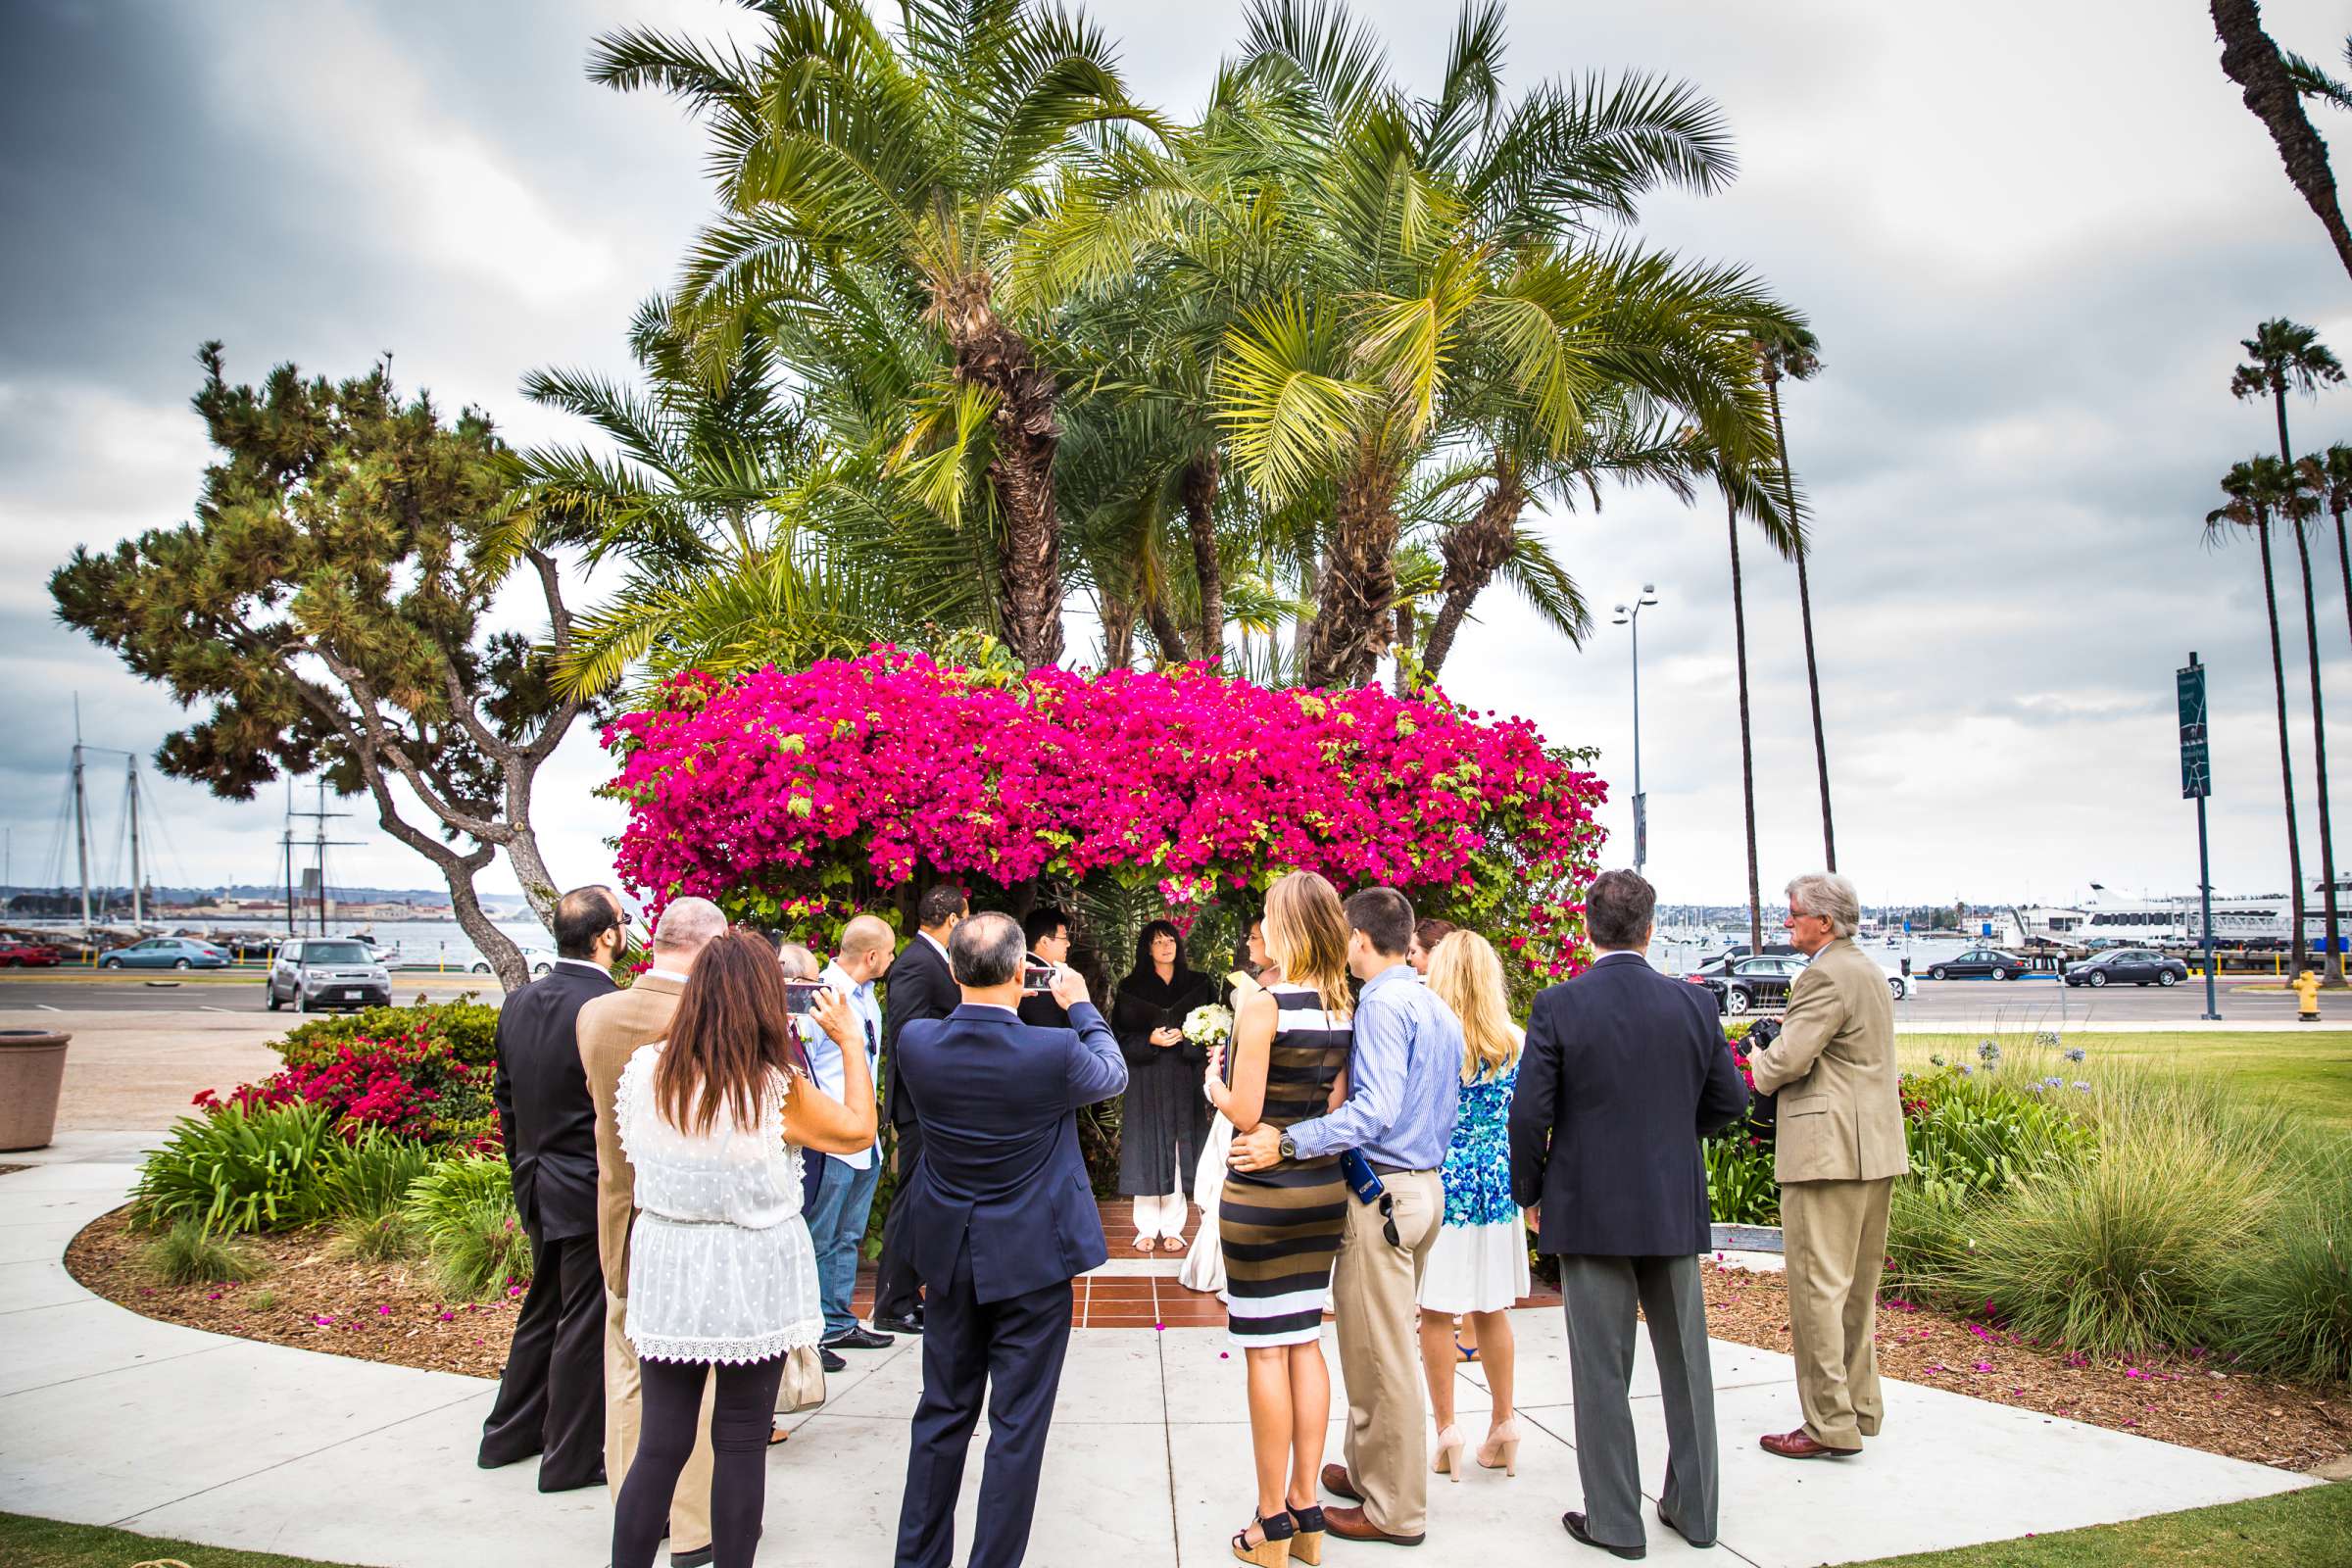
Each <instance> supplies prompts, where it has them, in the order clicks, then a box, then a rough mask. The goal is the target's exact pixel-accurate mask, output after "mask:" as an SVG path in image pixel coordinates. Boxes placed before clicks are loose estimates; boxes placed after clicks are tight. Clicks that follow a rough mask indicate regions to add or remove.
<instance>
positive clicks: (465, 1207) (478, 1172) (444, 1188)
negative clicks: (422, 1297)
mask: <svg viewBox="0 0 2352 1568" xmlns="http://www.w3.org/2000/svg"><path fill="white" fill-rule="evenodd" d="M401 1212H402V1214H403V1215H404V1216H405V1217H406V1218H407V1220H408V1221H409V1223H410V1224H412V1225H414V1226H415V1227H416V1230H417V1234H418V1235H419V1236H421V1237H422V1238H423V1241H424V1245H425V1247H426V1249H427V1250H428V1251H429V1252H430V1254H431V1257H432V1260H433V1267H434V1270H435V1272H436V1273H437V1274H438V1275H439V1278H440V1285H441V1290H442V1292H443V1293H444V1294H445V1295H447V1296H448V1297H450V1298H451V1299H453V1300H465V1301H478V1300H485V1299H490V1298H492V1297H496V1296H499V1295H501V1294H503V1293H504V1292H505V1290H506V1288H507V1285H508V1282H509V1281H513V1282H514V1283H515V1284H527V1283H529V1281H530V1277H531V1242H530V1238H529V1237H528V1236H526V1235H524V1234H523V1229H522V1222H521V1221H520V1220H519V1219H518V1218H517V1217H516V1216H515V1186H514V1181H513V1178H512V1176H511V1175H510V1173H509V1172H508V1170H507V1162H506V1161H505V1160H503V1159H496V1158H488V1157H485V1156H482V1155H479V1154H460V1155H458V1156H456V1157H454V1158H450V1159H444V1160H442V1161H440V1162H439V1163H437V1164H435V1165H434V1166H433V1167H432V1169H430V1170H428V1171H426V1172H425V1173H424V1174H423V1175H422V1176H419V1177H417V1180H416V1182H415V1183H414V1184H413V1185H412V1186H411V1187H410V1188H409V1196H408V1199H407V1201H405V1202H404V1203H403V1204H402V1205H401Z"/></svg>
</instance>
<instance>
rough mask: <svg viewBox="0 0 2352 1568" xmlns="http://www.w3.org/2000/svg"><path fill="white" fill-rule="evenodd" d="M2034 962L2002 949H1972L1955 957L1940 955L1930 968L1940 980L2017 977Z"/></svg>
mask: <svg viewBox="0 0 2352 1568" xmlns="http://www.w3.org/2000/svg"><path fill="white" fill-rule="evenodd" d="M2029 967H2030V965H2028V964H2027V962H2026V960H2025V959H2023V958H2021V957H2019V956H2017V955H2016V954H2014V953H2003V952H2002V951H2001V950H2000V949H1998V948H1971V949H1969V950H1968V951H1967V952H1966V953H1963V954H1961V955H1960V956H1958V957H1955V958H1937V959H1936V961H1935V962H1934V963H1933V964H1931V965H1930V966H1929V968H1928V974H1929V976H1930V977H1931V978H1933V979H1936V980H1979V979H1983V980H2015V979H2018V978H2020V977H2021V976H2023V975H2024V974H2025V973H2026V971H2027V969H2028V968H2029Z"/></svg>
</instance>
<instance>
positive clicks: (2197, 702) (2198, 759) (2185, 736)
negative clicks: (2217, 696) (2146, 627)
mask: <svg viewBox="0 0 2352 1568" xmlns="http://www.w3.org/2000/svg"><path fill="white" fill-rule="evenodd" d="M2173 673H2174V676H2175V679H2176V683H2177V685H2178V688H2179V695H2180V798H2181V799H2182V800H2184V801H2201V800H2203V799H2205V798H2206V797H2207V796H2209V795H2211V794H2212V793H2213V765H2212V760H2211V759H2210V758H2209V757H2208V755H2207V753H2206V750H2205V666H2204V665H2202V664H2189V665H2185V666H2183V667H2182V668H2180V669H2177V670H2175V671H2174V672H2173Z"/></svg>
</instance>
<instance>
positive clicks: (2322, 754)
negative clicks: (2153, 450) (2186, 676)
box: [2282, 458, 2344, 986]
mask: <svg viewBox="0 0 2352 1568" xmlns="http://www.w3.org/2000/svg"><path fill="white" fill-rule="evenodd" d="M2288 477H2289V479H2290V480H2291V482H2292V486H2293V488H2292V490H2291V491H2290V493H2289V494H2288V496H2287V498H2286V504H2285V506H2284V508H2283V509H2282V511H2283V514H2284V515H2285V519H2286V523H2287V526H2289V527H2291V528H2292V529H2294V532H2295V555H2296V556H2297V558H2299V559H2300V561H2301V562H2302V565H2303V637H2304V644H2305V648H2306V651H2307V652H2308V654H2309V657H2310V662H2311V744H2312V757H2313V760H2314V765H2315V767H2316V770H2317V772H2318V775H2319V786H2320V905H2321V907H2322V909H2323V910H2324V911H2325V917H2326V921H2327V924H2326V931H2327V961H2326V962H2325V963H2323V964H2322V965H2321V966H2320V967H2321V976H2322V983H2323V984H2325V985H2328V986H2341V985H2342V984H2343V983H2344V951H2343V947H2342V943H2341V937H2342V927H2341V926H2340V925H2339V924H2338V923H2337V911H2336V905H2335V831H2334V828H2333V826H2332V818H2333V812H2331V811H2330V810H2329V809H2328V795H2327V702H2326V700H2325V699H2324V698H2323V697H2322V696H2321V693H2320V613H2319V607H2318V605H2317V604H2315V603H2314V602H2313V599H2312V591H2311V536H2310V534H2309V533H2308V532H2307V531H2306V530H2307V529H2308V528H2309V527H2310V526H2311V524H2312V523H2313V522H2314V521H2316V520H2317V519H2318V517H2319V515H2320V513H2321V512H2322V511H2323V510H2324V509H2325V507H2326V505H2327V467H2326V465H2325V464H2324V463H2323V462H2322V461H2321V460H2320V459H2318V458H2305V459H2304V460H2303V461H2302V462H2301V463H2298V464H2296V465H2295V466H2294V467H2293V468H2291V469H2290V470H2288Z"/></svg>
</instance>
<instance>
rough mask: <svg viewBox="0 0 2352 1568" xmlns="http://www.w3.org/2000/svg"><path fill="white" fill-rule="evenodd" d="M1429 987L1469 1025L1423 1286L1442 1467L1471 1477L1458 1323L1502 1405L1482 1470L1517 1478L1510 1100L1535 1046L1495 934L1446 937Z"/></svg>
mask: <svg viewBox="0 0 2352 1568" xmlns="http://www.w3.org/2000/svg"><path fill="white" fill-rule="evenodd" d="M1429 988H1430V989H1431V990H1432V991H1434V992H1436V993H1437V994H1438V997H1439V999H1440V1000H1441V1001H1443V1002H1444V1003H1445V1004H1446V1005H1447V1006H1449V1007H1451V1008H1452V1009H1453V1011H1454V1016H1456V1017H1458V1018H1459V1019H1461V1021H1462V1101H1461V1116H1460V1118H1459V1120H1457V1121H1456V1122H1455V1123H1454V1129H1453V1143H1452V1145H1451V1147H1450V1148H1448V1149H1447V1150H1446V1169H1445V1182H1446V1223H1445V1225H1444V1226H1443V1227H1442V1228H1441V1229H1440V1230H1439V1232H1438V1239H1437V1241H1436V1243H1435V1244H1434V1245H1433V1246H1432V1247H1431V1248H1430V1252H1429V1265H1428V1268H1427V1269H1426V1270H1425V1271H1424V1273H1423V1274H1422V1277H1421V1363H1422V1369H1423V1370H1424V1372H1426V1373H1427V1375H1428V1378H1429V1403H1430V1409H1431V1411H1432V1413H1433V1414H1435V1415H1436V1417H1437V1422H1438V1446H1437V1459H1436V1461H1435V1468H1436V1470H1437V1472H1438V1473H1439V1474H1440V1475H1450V1476H1451V1477H1453V1479H1454V1480H1456V1481H1459V1480H1461V1478H1462V1436H1461V1433H1460V1432H1459V1431H1457V1430H1456V1429H1455V1427H1454V1423H1453V1391H1454V1388H1455V1382H1456V1380H1455V1378H1454V1364H1455V1354H1456V1352H1455V1348H1454V1339H1453V1320H1454V1319H1455V1318H1456V1317H1462V1318H1466V1319H1467V1320H1468V1322H1469V1325H1470V1326H1471V1328H1473V1329H1474V1330H1475V1331H1476V1332H1477V1335H1478V1359H1479V1364H1480V1365H1481V1366H1483V1367H1484V1368H1486V1373H1487V1388H1488V1390H1489V1391H1490V1392H1491V1393H1492V1394H1493V1396H1494V1400H1495V1407H1494V1411H1493V1413H1492V1414H1491V1415H1490V1416H1489V1418H1488V1423H1487V1436H1486V1441H1485V1442H1483V1443H1481V1444H1480V1445H1479V1446H1478V1462H1479V1463H1480V1464H1482V1465H1484V1466H1486V1468H1488V1469H1490V1470H1502V1471H1505V1472H1507V1473H1510V1474H1513V1475H1516V1474H1517V1473H1518V1468H1517V1467H1518V1458H1519V1423H1518V1421H1517V1420H1516V1419H1515V1418H1514V1416H1513V1414H1512V1409H1511V1394H1512V1387H1511V1378H1512V1371H1513V1362H1514V1361H1515V1359H1516V1349H1517V1348H1516V1346H1514V1345H1513V1343H1512V1340H1511V1320H1510V1319H1509V1317H1507V1316H1505V1315H1504V1314H1505V1312H1506V1311H1507V1309H1508V1308H1509V1307H1510V1305H1511V1303H1512V1302H1514V1301H1517V1300H1519V1299H1521V1298H1522V1297H1524V1296H1526V1295H1527V1290H1528V1270H1527V1222H1526V1221H1525V1220H1524V1219H1523V1218H1522V1217H1521V1215H1520V1212H1519V1205H1518V1204H1516V1203H1514V1202H1512V1201H1511V1138H1510V1117H1511V1091H1512V1090H1513V1089H1515V1088H1517V1087H1518V1083H1519V1048H1520V1046H1521V1045H1522V1044H1523V1043H1524V1040H1525V1037H1524V1036H1523V1035H1522V1034H1521V1033H1520V1031H1519V1030H1518V1029H1517V1028H1516V1027H1514V1026H1513V1025H1512V1023H1511V1013H1510V1003H1509V999H1508V997H1507V996H1506V994H1505V992H1504V990H1503V984H1502V960H1501V959H1500V958H1499V957H1497V956H1495V949H1494V947H1493V945H1492V944H1490V943H1489V942H1488V941H1487V939H1486V938H1485V937H1482V936H1479V935H1478V934H1477V933H1475V932H1471V931H1455V932H1453V933H1451V934H1450V935H1448V936H1447V937H1446V939H1445V940H1444V941H1442V942H1440V943H1439V944H1438V945H1437V948H1436V950H1435V951H1434V952H1432V953H1431V955H1430V959H1429Z"/></svg>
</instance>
